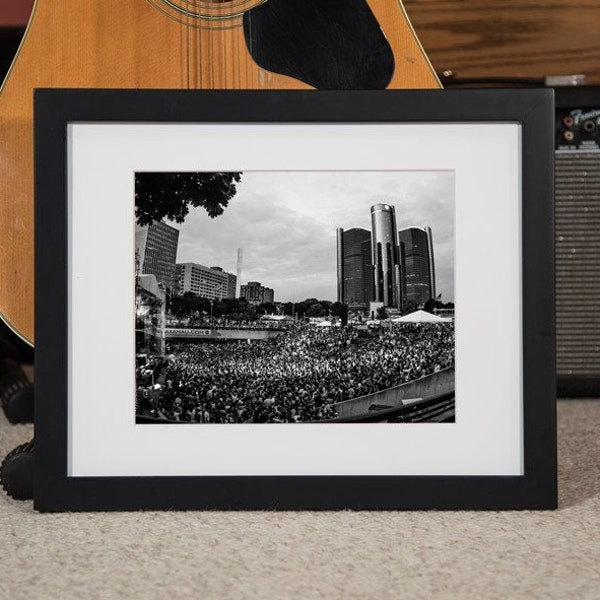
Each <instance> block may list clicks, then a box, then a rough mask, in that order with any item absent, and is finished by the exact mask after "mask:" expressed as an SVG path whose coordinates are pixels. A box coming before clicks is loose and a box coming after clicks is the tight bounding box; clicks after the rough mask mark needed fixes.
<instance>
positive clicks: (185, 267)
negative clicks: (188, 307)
mask: <svg viewBox="0 0 600 600" xmlns="http://www.w3.org/2000/svg"><path fill="white" fill-rule="evenodd" d="M235 282H236V276H235V275H234V274H233V273H227V272H225V271H223V269H222V268H221V267H205V266H204V265H199V264H197V263H179V264H177V293H178V294H180V295H183V294H185V293H186V292H192V293H194V294H196V295H198V296H200V297H202V298H208V299H210V300H222V299H223V298H234V297H235Z"/></svg>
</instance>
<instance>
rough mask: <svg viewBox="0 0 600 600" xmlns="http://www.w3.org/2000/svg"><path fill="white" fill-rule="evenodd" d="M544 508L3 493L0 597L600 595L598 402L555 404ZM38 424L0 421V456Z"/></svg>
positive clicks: (0, 503) (0, 499)
mask: <svg viewBox="0 0 600 600" xmlns="http://www.w3.org/2000/svg"><path fill="white" fill-rule="evenodd" d="M558 426H559V434H558V441H559V444H558V450H559V453H558V458H559V509H558V510H556V511H548V512H531V511H528V512H334V513H315V512H305V513H291V512H283V513H276V512H248V513H240V512H235V513H233V512H231V513H229V512H187V513H175V512H163V513H157V512H138V513H100V514H97V513H96V514H85V513H84V514H81V513H77V514H38V513H36V512H34V510H33V508H32V502H30V501H21V502H19V501H15V500H12V499H10V498H9V497H8V496H6V495H5V494H3V493H2V494H0V544H1V548H2V554H1V556H0V598H1V599H2V600H4V599H10V600H13V599H16V600H18V599H21V598H22V599H28V600H31V599H34V600H35V599H38V598H39V599H42V598H44V599H61V600H62V599H71V598H91V599H94V600H95V599H104V598H106V599H110V598H150V599H154V598H156V599H162V598H170V599H176V598H198V599H205V598H206V599H210V598H215V599H221V598H250V599H254V598H256V599H261V600H262V599H270V598H275V599H279V598H282V599H285V598H294V599H295V600H302V599H305V598H306V599H312V598H341V599H353V598H361V599H363V598H377V599H385V598H402V599H408V600H410V599H413V598H414V599H428V600H429V599H437V598H452V599H456V600H461V599H471V598H473V599H475V598H477V599H488V598H489V599H496V598H498V599H500V598H501V599H503V600H504V599H506V598H509V599H511V600H513V599H520V598H523V599H525V598H526V599H530V598H533V599H535V598H544V599H545V600H547V599H555V598H556V599H563V598H565V599H594V600H596V599H599V598H600V401H585V400H570V401H566V400H565V401H560V402H559V403H558ZM31 435H32V428H31V426H11V425H9V424H8V423H7V422H6V420H5V419H4V416H3V415H1V416H0V458H4V456H5V455H6V454H7V453H8V451H9V450H11V449H12V448H13V447H15V446H16V445H18V444H20V443H23V442H25V441H28V440H29V439H30V437H31Z"/></svg>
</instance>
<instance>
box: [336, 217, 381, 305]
mask: <svg viewBox="0 0 600 600" xmlns="http://www.w3.org/2000/svg"><path fill="white" fill-rule="evenodd" d="M337 282H338V293H337V299H338V302H342V303H344V304H347V305H348V308H349V309H351V310H360V311H364V310H367V308H368V306H369V303H370V302H371V299H372V296H373V267H372V263H371V232H370V231H368V230H366V229H361V228H360V227H354V228H352V229H346V230H344V229H342V228H341V227H340V228H338V230H337Z"/></svg>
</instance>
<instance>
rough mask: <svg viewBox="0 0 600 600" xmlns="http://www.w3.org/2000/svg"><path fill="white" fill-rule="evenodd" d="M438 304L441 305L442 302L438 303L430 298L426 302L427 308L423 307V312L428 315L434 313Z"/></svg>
mask: <svg viewBox="0 0 600 600" xmlns="http://www.w3.org/2000/svg"><path fill="white" fill-rule="evenodd" d="M438 304H441V302H437V301H436V300H434V299H433V298H429V300H427V302H425V306H424V307H423V310H424V311H425V312H428V313H433V311H434V309H436V308H437V306H438Z"/></svg>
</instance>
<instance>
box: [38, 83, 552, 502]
mask: <svg viewBox="0 0 600 600" xmlns="http://www.w3.org/2000/svg"><path fill="white" fill-rule="evenodd" d="M35 110H36V112H35V136H36V138H35V139H36V157H35V160H36V257H35V258H36V485H35V507H36V508H37V509H38V510H42V511H57V510H129V509H168V508H175V509H293V510H296V509H311V510H312V509H320V510H323V509H326V510H334V509H369V510H377V509H380V510H394V509H429V508H431V509H433V508H435V509H470V508H477V509H503V508H514V509H516V508H529V509H533V508H539V509H542V508H553V507H555V506H556V419H555V399H556V393H555V375H554V373H555V369H554V366H555V365H554V337H553V335H554V316H553V315H554V310H553V283H554V278H553V216H552V213H553V203H552V177H553V170H552V164H553V163H552V159H553V139H552V126H551V125H552V122H553V96H552V93H551V92H548V91H544V90H535V91H531V90H527V91H520V90H516V91H471V90H464V91H451V92H446V91H402V92H400V91H398V92H395V91H385V92H324V91H323V92H321V91H310V92H304V91H293V92H289V91H288V92H285V91H272V92H250V91H156V90H155V91H140V90H137V91H121V90H38V91H37V92H36V97H35Z"/></svg>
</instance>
